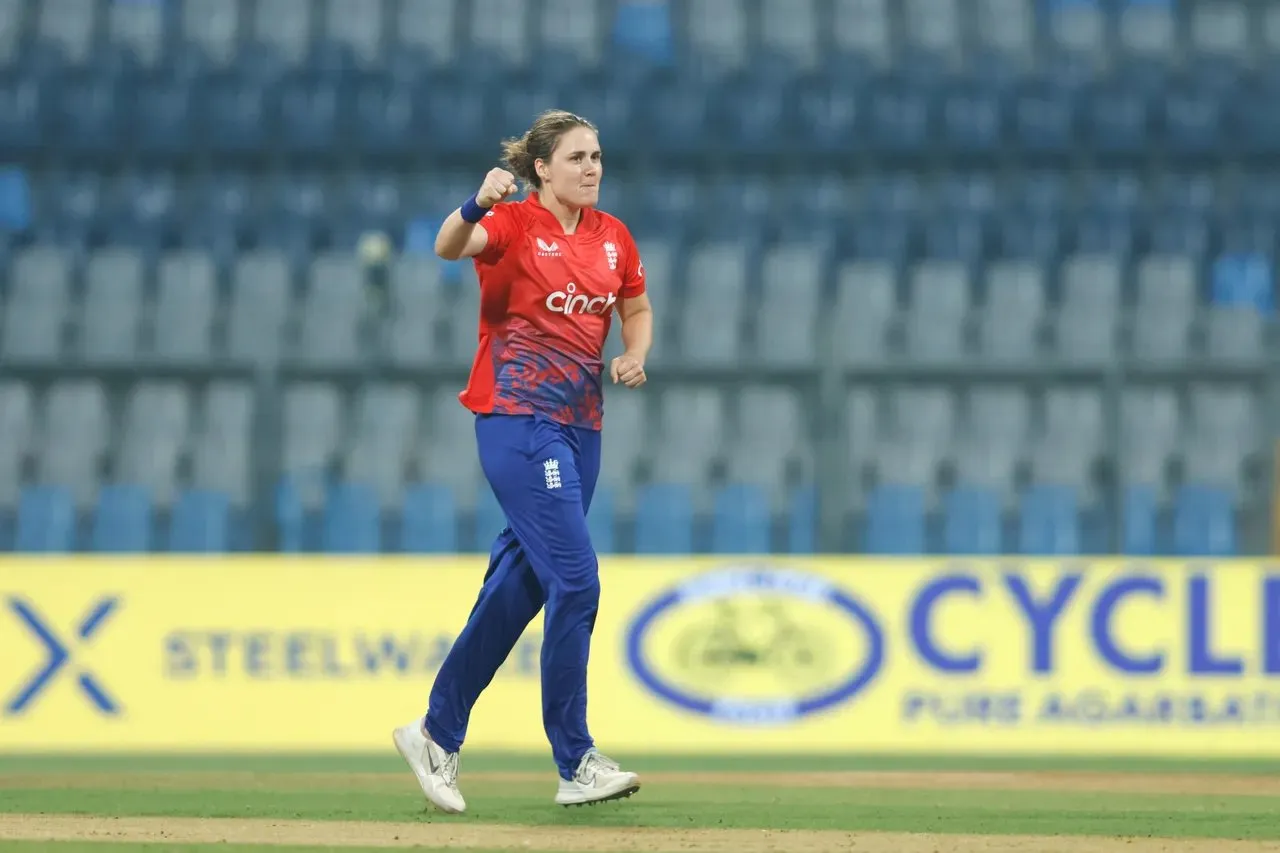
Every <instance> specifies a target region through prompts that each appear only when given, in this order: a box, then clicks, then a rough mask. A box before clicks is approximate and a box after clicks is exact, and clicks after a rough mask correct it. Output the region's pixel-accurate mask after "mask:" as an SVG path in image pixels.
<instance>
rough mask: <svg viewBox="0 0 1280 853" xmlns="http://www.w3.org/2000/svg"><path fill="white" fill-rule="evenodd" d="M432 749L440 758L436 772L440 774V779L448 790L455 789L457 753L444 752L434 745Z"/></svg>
mask: <svg viewBox="0 0 1280 853" xmlns="http://www.w3.org/2000/svg"><path fill="white" fill-rule="evenodd" d="M432 748H434V749H435V750H437V755H439V756H440V764H439V770H438V771H437V772H438V773H439V774H440V778H441V779H443V780H444V783H445V784H446V785H448V786H449V787H450V788H456V787H457V785H458V753H456V752H445V751H444V750H443V749H440V748H439V747H437V746H435V745H434V744H433V745H432Z"/></svg>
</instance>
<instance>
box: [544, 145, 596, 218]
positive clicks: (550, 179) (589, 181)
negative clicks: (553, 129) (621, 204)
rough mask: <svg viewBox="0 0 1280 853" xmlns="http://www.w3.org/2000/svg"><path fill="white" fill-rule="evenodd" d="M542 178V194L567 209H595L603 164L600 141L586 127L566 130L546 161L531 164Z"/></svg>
mask: <svg viewBox="0 0 1280 853" xmlns="http://www.w3.org/2000/svg"><path fill="white" fill-rule="evenodd" d="M534 165H535V166H536V168H537V170H538V177H539V178H541V179H542V191H543V192H544V193H550V194H551V195H554V196H555V197H556V198H558V199H559V200H560V201H561V202H563V203H565V204H567V205H569V206H570V207H595V206H596V204H597V203H598V202H599V201H600V178H601V177H603V175H604V164H603V163H602V162H601V156H600V140H599V139H598V138H596V134H595V131H593V130H591V129H590V128H588V127H581V126H579V127H575V128H572V129H570V130H566V131H565V132H564V133H563V134H561V135H560V139H559V140H557V141H556V146H555V148H554V149H553V150H552V152H551V159H550V161H547V160H538V161H537V163H535V164H534Z"/></svg>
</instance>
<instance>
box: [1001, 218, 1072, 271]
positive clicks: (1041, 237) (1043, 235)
mask: <svg viewBox="0 0 1280 853" xmlns="http://www.w3.org/2000/svg"><path fill="white" fill-rule="evenodd" d="M997 228H998V231H999V239H998V244H999V247H1000V248H999V251H1000V254H1001V256H1002V257H1006V258H1010V259H1017V260H1040V261H1051V260H1055V259H1057V258H1058V256H1059V255H1060V254H1061V253H1062V251H1063V247H1062V228H1061V227H1060V225H1059V223H1058V219H1057V217H1056V216H1054V215H1052V214H1037V213H1029V212H1027V213H1024V212H1011V213H1008V214H1006V215H1005V216H1004V217H1003V218H1002V219H1001V220H1000V222H999V224H998V225H997Z"/></svg>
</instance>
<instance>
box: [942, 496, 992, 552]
mask: <svg viewBox="0 0 1280 853" xmlns="http://www.w3.org/2000/svg"><path fill="white" fill-rule="evenodd" d="M943 512H944V519H943V533H942V549H943V551H944V552H945V553H948V554H973V555H984V556H993V555H996V554H1001V553H1003V552H1004V544H1003V541H1002V540H1003V529H1002V528H1003V524H1002V521H1001V517H1000V495H999V493H998V492H995V491H993V490H991V489H987V488H983V487H977V486H959V487H957V488H955V489H952V490H951V491H950V492H949V493H948V494H947V495H946V497H945V499H944V508H943Z"/></svg>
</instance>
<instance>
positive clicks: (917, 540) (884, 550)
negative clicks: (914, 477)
mask: <svg viewBox="0 0 1280 853" xmlns="http://www.w3.org/2000/svg"><path fill="white" fill-rule="evenodd" d="M924 501H925V495H924V490H923V489H921V488H919V487H917V486H878V487H876V488H875V489H873V490H872V492H871V494H870V495H869V496H868V498H867V518H866V530H865V534H864V537H863V539H864V548H863V550H864V551H866V552H867V553H870V554H902V555H917V554H924V553H926V550H927V549H926V548H925V510H924Z"/></svg>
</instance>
